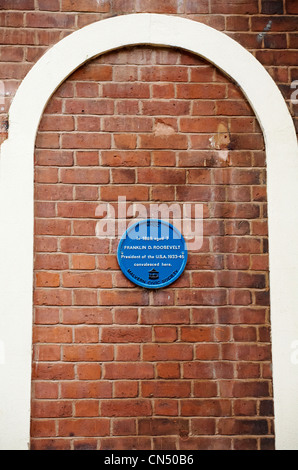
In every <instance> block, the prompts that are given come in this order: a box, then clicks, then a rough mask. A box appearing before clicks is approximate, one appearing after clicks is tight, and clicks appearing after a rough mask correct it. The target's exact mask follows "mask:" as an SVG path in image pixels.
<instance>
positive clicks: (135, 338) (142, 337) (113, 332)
mask: <svg viewBox="0 0 298 470" xmlns="http://www.w3.org/2000/svg"><path fill="white" fill-rule="evenodd" d="M105 275H106V274H105ZM151 337H152V333H151V329H150V328H147V327H140V326H138V327H126V328H123V327H120V328H119V327H113V328H111V327H103V328H102V329H101V341H102V342H103V343H143V342H149V341H151Z"/></svg>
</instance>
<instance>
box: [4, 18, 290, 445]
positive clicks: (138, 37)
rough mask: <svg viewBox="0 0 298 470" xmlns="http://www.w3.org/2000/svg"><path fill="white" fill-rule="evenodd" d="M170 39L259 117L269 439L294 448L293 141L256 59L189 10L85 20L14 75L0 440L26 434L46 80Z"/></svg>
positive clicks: (49, 89)
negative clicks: (231, 84)
mask: <svg viewBox="0 0 298 470" xmlns="http://www.w3.org/2000/svg"><path fill="white" fill-rule="evenodd" d="M136 45H152V46H166V47H175V48H179V49H182V50H186V51H189V52H192V53H194V54H196V55H199V56H201V57H203V58H205V59H206V60H208V61H209V62H211V63H213V64H214V65H215V66H216V67H218V68H219V69H221V70H222V71H223V72H224V73H225V74H226V75H228V76H229V77H230V78H231V79H232V80H234V81H235V82H236V83H237V84H238V85H239V87H240V88H241V90H242V92H243V93H244V95H245V96H246V98H247V100H248V101H249V103H250V105H251V106H252V108H253V110H254V112H255V114H256V117H257V118H258V121H259V123H260V125H261V128H262V131H263V135H264V139H265V145H266V155H267V179H268V183H267V192H268V205H269V216H268V217H269V260H270V290H271V298H270V303H271V328H272V354H273V385H274V400H275V431H276V448H277V449H298V432H297V431H298V407H297V390H298V370H297V367H298V366H297V364H296V362H297V361H295V360H291V357H293V349H291V348H292V347H293V344H297V340H298V321H297V319H296V318H297V310H298V289H297V267H298V248H297V246H298V245H297V240H298V184H297V182H298V149H297V139H296V133H295V128H294V125H293V121H292V118H291V116H290V113H289V110H288V108H287V106H286V103H285V101H284V99H283V97H282V95H281V93H280V91H279V89H278V87H277V86H276V84H275V82H274V81H273V80H272V78H271V77H270V75H269V74H268V73H267V71H266V70H265V68H264V67H263V66H262V65H261V64H260V63H259V62H258V61H257V60H256V59H255V57H254V56H253V55H252V54H251V53H250V52H248V51H247V50H246V49H245V48H243V47H242V46H241V45H239V44H238V43H237V42H236V41H234V40H233V39H231V38H230V37H228V36H227V35H225V34H224V33H222V32H219V31H217V30H215V29H213V28H211V27H209V26H206V25H204V24H201V23H198V22H195V21H193V20H190V19H185V18H180V17H176V16H168V15H161V14H147V13H140V14H131V15H124V16H118V17H114V18H109V19H105V20H101V21H99V22H96V23H93V24H91V25H89V26H86V27H84V28H82V29H80V30H78V31H76V32H74V33H72V34H70V35H69V36H67V37H66V38H64V39H63V40H61V41H60V42H59V43H57V44H56V45H55V46H53V47H52V48H51V49H49V51H47V52H46V53H45V55H44V56H43V57H42V58H41V59H40V60H39V61H38V62H37V63H36V64H35V65H34V66H33V68H32V69H31V71H30V72H29V73H28V75H27V76H26V77H25V79H24V80H23V82H22V84H21V85H20V87H19V89H18V91H17V93H16V96H15V98H14V100H13V102H12V105H11V108H10V111H9V136H8V140H7V141H5V142H4V143H3V144H2V146H1V154H0V220H1V231H0V308H1V315H0V345H1V351H2V352H1V357H0V380H1V388H0V447H1V448H3V449H26V448H28V446H29V439H30V394H31V349H32V306H33V298H32V293H33V238H34V228H33V227H34V194H33V189H34V177H33V175H34V146H35V139H36V134H37V130H38V126H39V122H40V119H41V117H42V114H43V111H44V109H45V106H46V104H47V103H48V101H49V99H50V98H51V96H52V95H53V93H54V92H55V90H56V89H57V88H58V87H59V86H60V85H61V84H62V83H63V82H64V81H65V80H66V79H67V77H68V76H69V75H70V74H71V73H72V72H74V71H75V70H76V69H77V68H79V67H80V66H82V65H83V64H84V63H86V62H87V61H89V60H90V59H92V58H94V57H96V56H99V55H101V54H104V53H106V52H109V51H112V50H116V49H119V48H121V47H125V46H136Z"/></svg>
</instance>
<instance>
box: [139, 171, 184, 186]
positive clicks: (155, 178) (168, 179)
mask: <svg viewBox="0 0 298 470" xmlns="http://www.w3.org/2000/svg"><path fill="white" fill-rule="evenodd" d="M185 178H186V174H185V170H182V169H181V170H180V169H163V168H154V169H151V168H148V169H147V168H139V169H138V182H139V183H145V184H149V183H155V184H183V183H185Z"/></svg>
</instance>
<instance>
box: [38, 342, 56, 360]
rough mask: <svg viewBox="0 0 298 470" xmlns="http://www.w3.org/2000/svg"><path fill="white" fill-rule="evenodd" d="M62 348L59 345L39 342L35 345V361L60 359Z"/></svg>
mask: <svg viewBox="0 0 298 470" xmlns="http://www.w3.org/2000/svg"><path fill="white" fill-rule="evenodd" d="M60 357H61V350H60V346H58V345H47V344H39V345H38V346H35V347H34V355H33V361H35V360H38V361H45V362H48V361H60Z"/></svg>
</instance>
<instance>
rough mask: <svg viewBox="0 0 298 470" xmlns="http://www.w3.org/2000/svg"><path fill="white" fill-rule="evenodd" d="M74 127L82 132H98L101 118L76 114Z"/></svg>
mask: <svg viewBox="0 0 298 470" xmlns="http://www.w3.org/2000/svg"><path fill="white" fill-rule="evenodd" d="M76 129H77V130H78V131H82V132H99V131H100V130H102V129H101V118H100V117H99V116H78V117H77V126H76Z"/></svg>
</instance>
